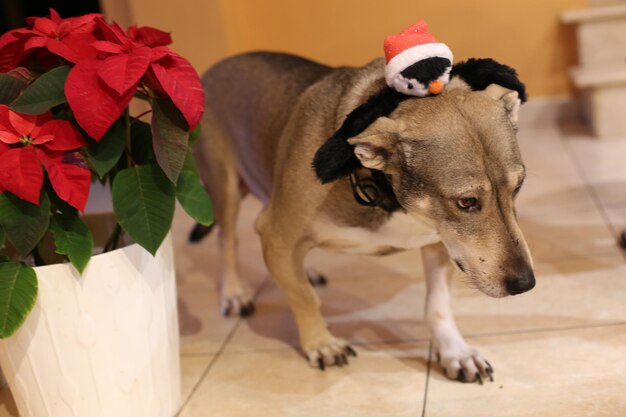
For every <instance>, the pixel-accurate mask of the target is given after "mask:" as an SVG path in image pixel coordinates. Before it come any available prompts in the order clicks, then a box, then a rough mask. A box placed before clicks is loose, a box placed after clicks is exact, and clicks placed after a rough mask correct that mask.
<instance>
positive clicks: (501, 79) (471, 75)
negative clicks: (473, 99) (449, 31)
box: [448, 58, 528, 103]
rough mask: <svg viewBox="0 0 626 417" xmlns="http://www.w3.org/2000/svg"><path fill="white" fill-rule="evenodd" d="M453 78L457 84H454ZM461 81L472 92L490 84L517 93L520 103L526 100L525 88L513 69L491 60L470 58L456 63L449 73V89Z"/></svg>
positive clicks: (483, 88)
mask: <svg viewBox="0 0 626 417" xmlns="http://www.w3.org/2000/svg"><path fill="white" fill-rule="evenodd" d="M455 78H456V79H457V82H456V83H455ZM459 80H462V81H463V82H464V83H465V84H466V85H468V86H469V87H470V88H471V89H472V90H474V91H481V90H485V89H487V87H489V86H490V85H491V84H498V85H500V86H502V87H504V88H507V89H509V90H513V91H517V94H518V97H519V99H520V101H521V103H525V102H526V101H527V100H528V96H527V94H526V86H525V85H524V83H523V82H521V81H520V79H519V77H518V76H517V71H515V69H513V68H511V67H509V66H507V65H504V64H500V63H499V62H496V61H494V60H493V59H491V58H479V59H477V58H470V59H468V60H467V61H465V62H458V63H456V64H454V66H453V67H452V71H450V84H449V86H448V87H449V89H450V88H452V87H454V86H455V85H457V84H458V81H459Z"/></svg>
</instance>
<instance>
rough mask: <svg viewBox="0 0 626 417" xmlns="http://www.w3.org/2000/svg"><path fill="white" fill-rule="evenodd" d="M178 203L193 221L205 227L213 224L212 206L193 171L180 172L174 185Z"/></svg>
mask: <svg viewBox="0 0 626 417" xmlns="http://www.w3.org/2000/svg"><path fill="white" fill-rule="evenodd" d="M176 197H177V198H178V202H179V203H180V205H181V206H183V208H184V209H185V211H186V212H187V214H189V215H190V216H191V217H192V218H193V219H194V220H195V221H197V222H198V223H200V224H203V225H205V226H209V225H211V224H212V223H213V206H212V205H211V199H210V198H209V195H208V194H207V192H206V190H205V189H204V187H203V186H202V184H201V183H200V179H199V178H198V175H197V174H196V173H195V172H193V171H186V170H185V171H182V172H181V173H180V175H179V176H178V182H177V183H176Z"/></svg>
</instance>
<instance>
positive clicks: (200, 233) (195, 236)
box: [189, 223, 215, 243]
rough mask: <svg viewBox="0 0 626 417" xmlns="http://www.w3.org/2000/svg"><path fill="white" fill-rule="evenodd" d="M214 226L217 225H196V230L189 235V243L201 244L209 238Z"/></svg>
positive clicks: (192, 230)
mask: <svg viewBox="0 0 626 417" xmlns="http://www.w3.org/2000/svg"><path fill="white" fill-rule="evenodd" d="M213 225H215V223H213V224H212V225H210V226H204V225H202V224H200V223H196V225H195V226H194V228H193V229H191V233H189V241H190V242H191V243H198V242H200V241H201V240H202V239H204V238H205V237H207V236H208V235H209V233H211V230H213Z"/></svg>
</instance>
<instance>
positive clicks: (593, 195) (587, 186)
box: [561, 138, 626, 259]
mask: <svg viewBox="0 0 626 417" xmlns="http://www.w3.org/2000/svg"><path fill="white" fill-rule="evenodd" d="M561 142H562V143H563V147H564V148H565V151H566V152H567V154H568V155H569V157H570V159H571V160H572V162H574V167H575V168H576V172H577V173H578V176H579V177H580V179H581V180H582V181H583V184H585V189H586V191H587V193H588V194H589V196H590V197H591V199H592V200H593V202H594V204H595V206H596V209H597V210H598V211H599V212H600V215H601V216H602V220H604V224H605V226H606V227H608V229H609V231H610V232H611V234H612V235H613V238H614V239H615V237H616V236H617V235H618V233H617V230H616V229H615V226H614V225H613V223H612V222H611V220H610V219H609V216H608V214H607V213H606V207H605V206H604V204H603V203H602V201H601V200H600V197H599V196H598V193H597V192H596V189H595V186H594V185H593V184H592V183H591V182H590V181H589V179H588V178H587V175H586V173H585V170H584V168H583V166H582V164H581V162H580V159H578V157H577V156H576V153H575V152H574V151H573V150H572V147H571V146H570V144H569V143H567V141H566V140H564V139H563V138H561ZM615 245H616V249H618V248H617V241H616V242H615ZM618 250H619V249H618ZM619 252H620V253H621V255H622V257H623V258H625V259H626V253H624V251H622V250H619Z"/></svg>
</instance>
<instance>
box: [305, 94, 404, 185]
mask: <svg viewBox="0 0 626 417" xmlns="http://www.w3.org/2000/svg"><path fill="white" fill-rule="evenodd" d="M411 97H412V96H407V95H405V94H402V93H399V92H397V91H396V90H393V89H391V88H389V87H387V86H385V88H383V89H382V90H381V91H380V92H379V93H377V94H375V95H373V96H372V97H370V98H369V99H368V100H367V101H366V102H365V103H363V104H361V105H360V106H359V107H357V108H356V109H354V110H353V111H352V112H351V113H350V114H348V116H347V117H346V119H345V120H344V121H343V124H342V125H341V127H340V128H339V130H337V131H336V132H335V134H334V135H332V136H331V137H330V138H328V139H327V140H326V142H325V143H324V144H323V145H322V146H321V147H320V148H319V149H318V150H317V152H316V153H315V157H314V158H313V168H314V169H315V173H316V174H317V177H318V178H319V180H320V181H321V182H322V184H326V183H329V182H332V181H335V180H338V179H339V178H343V177H346V176H348V175H350V174H351V173H353V172H354V171H356V170H357V169H358V168H360V167H361V163H360V162H359V159H358V158H357V157H356V155H354V147H353V146H352V145H350V144H349V143H348V139H350V138H352V137H354V136H356V135H358V134H359V133H362V132H363V131H364V130H365V129H366V128H367V127H368V126H369V125H371V124H372V123H374V122H375V121H376V120H377V119H378V118H379V117H382V116H388V115H389V114H391V112H393V111H394V110H395V109H396V107H398V105H399V104H400V103H401V102H402V101H404V100H406V99H408V98H411Z"/></svg>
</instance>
